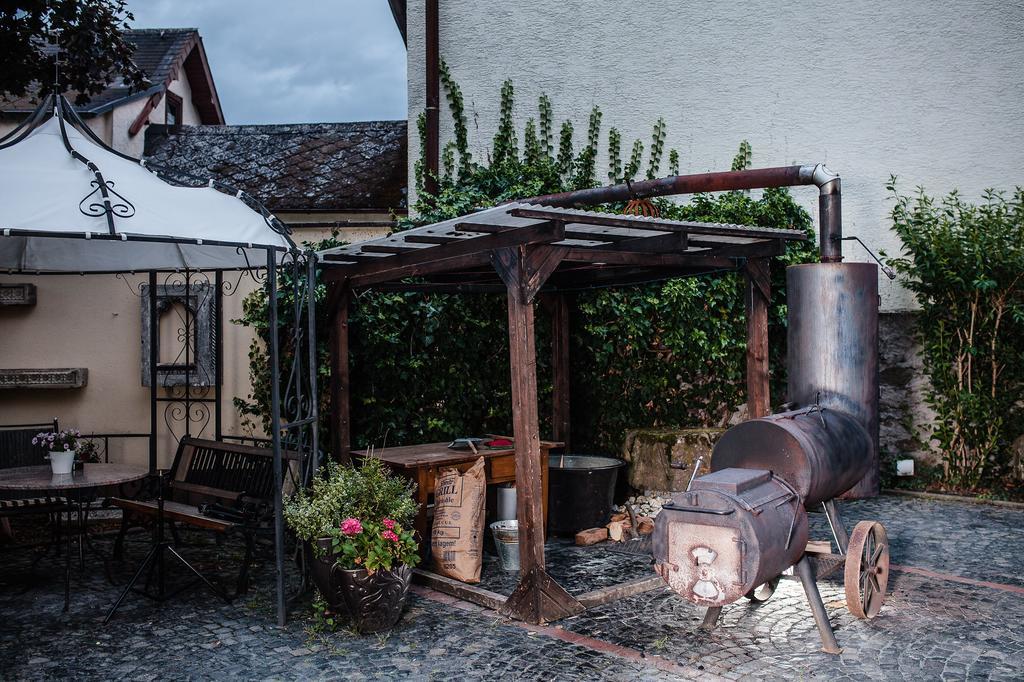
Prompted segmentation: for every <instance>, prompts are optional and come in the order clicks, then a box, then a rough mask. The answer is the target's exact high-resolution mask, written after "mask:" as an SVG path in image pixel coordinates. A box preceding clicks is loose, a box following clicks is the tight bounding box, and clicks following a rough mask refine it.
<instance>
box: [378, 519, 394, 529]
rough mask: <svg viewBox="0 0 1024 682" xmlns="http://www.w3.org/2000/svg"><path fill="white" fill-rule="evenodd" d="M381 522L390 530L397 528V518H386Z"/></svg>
mask: <svg viewBox="0 0 1024 682" xmlns="http://www.w3.org/2000/svg"><path fill="white" fill-rule="evenodd" d="M381 523H383V524H384V527H385V528H387V529H388V530H394V529H395V520H394V519H384V520H383V521H381Z"/></svg>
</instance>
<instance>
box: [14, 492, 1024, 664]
mask: <svg viewBox="0 0 1024 682" xmlns="http://www.w3.org/2000/svg"><path fill="white" fill-rule="evenodd" d="M843 511H844V515H845V520H846V525H847V526H848V527H852V526H853V524H854V522H855V521H857V520H861V519H875V520H879V521H882V522H883V523H884V524H885V525H886V527H887V529H888V530H889V535H890V540H891V543H892V552H893V562H894V564H896V565H898V566H900V567H902V569H901V570H894V571H893V573H892V576H891V578H890V590H891V592H892V594H891V596H890V597H889V599H888V601H887V602H886V606H885V607H884V608H883V609H882V612H881V614H880V615H879V616H878V617H877V618H876V619H874V620H872V621H860V620H857V619H854V618H853V617H852V616H850V615H849V613H848V612H847V611H846V608H845V605H844V602H843V595H842V587H841V585H840V584H839V583H838V582H832V581H823V582H822V583H821V584H820V587H821V591H822V596H823V598H824V599H825V602H826V605H827V608H828V611H829V615H830V617H831V619H832V622H833V624H834V626H835V628H836V635H837V637H838V639H839V642H840V645H841V646H842V647H843V649H844V651H843V653H842V655H840V656H830V655H827V654H823V653H820V642H819V639H818V635H817V631H816V629H815V627H814V624H813V621H812V620H811V618H810V615H809V613H808V611H807V607H806V602H805V600H804V597H803V592H802V590H801V589H800V587H799V584H797V583H794V582H790V581H784V582H783V583H782V584H781V585H780V587H779V590H778V592H777V593H776V595H775V597H773V599H772V600H771V601H769V602H768V603H766V604H764V605H761V606H759V607H756V608H755V607H752V606H750V605H747V604H735V605H733V606H731V607H726V609H725V610H724V612H723V615H722V619H721V625H720V627H719V628H718V629H717V630H715V631H713V632H711V633H705V632H703V631H700V630H698V628H697V626H698V625H699V623H700V620H701V618H702V615H703V614H702V612H701V610H700V609H697V608H696V607H694V606H692V605H691V604H689V603H687V602H685V601H684V600H682V599H681V598H679V597H678V596H676V595H675V594H673V593H671V592H670V591H668V590H667V589H658V590H653V591H651V592H647V593H644V594H641V595H637V596H634V597H630V598H628V599H623V600H620V601H617V602H613V603H611V604H607V605H604V606H601V607H598V608H595V609H591V610H590V611H588V612H586V613H585V614H583V615H580V616H577V617H575V618H572V619H568V620H565V621H562V622H560V623H558V624H555V625H552V626H546V627H534V626H527V625H525V624H521V623H510V622H508V621H505V620H503V619H501V618H499V617H498V616H497V614H495V613H494V612H491V611H487V610H484V609H481V608H479V607H476V606H473V605H469V604H466V603H463V602H455V600H452V599H451V598H450V597H447V596H445V595H440V594H438V593H436V592H432V591H430V590H426V589H422V588H416V591H415V593H413V594H411V595H410V599H409V604H408V607H407V609H406V612H405V614H404V616H403V618H402V621H401V622H400V623H399V625H398V626H397V627H396V628H395V629H394V630H392V631H391V632H390V633H388V634H386V635H381V636H375V635H368V636H362V637H360V636H357V635H353V634H351V633H349V632H344V631H342V632H336V633H332V634H326V635H318V634H311V633H310V632H309V627H310V625H311V621H310V620H309V619H308V618H306V619H301V618H299V619H297V620H296V622H293V623H291V624H289V625H288V626H287V627H285V628H283V629H281V628H277V627H275V626H273V624H272V621H273V618H272V613H271V599H270V597H269V588H270V583H271V577H272V573H271V571H270V570H269V569H270V566H269V564H262V565H259V566H257V570H256V573H255V584H256V589H255V591H254V594H253V596H252V597H250V598H248V599H245V600H239V601H236V602H235V603H234V604H233V605H224V604H220V603H217V602H216V601H215V600H213V599H212V598H210V596H209V595H208V594H203V593H198V594H194V595H192V596H189V597H185V598H183V599H180V600H174V601H171V602H168V603H167V604H165V605H164V606H163V607H154V606H153V605H152V604H151V603H149V602H147V601H145V600H144V599H142V598H141V597H138V596H134V595H133V596H130V597H129V598H128V600H127V601H126V603H125V604H124V606H123V607H122V609H121V611H119V612H118V614H117V615H116V616H115V618H114V620H113V621H112V622H111V623H110V624H109V625H107V626H103V625H102V624H101V620H102V615H103V613H104V611H105V610H106V609H107V608H108V607H109V605H110V604H111V603H112V602H113V600H114V599H115V597H116V595H117V589H116V588H114V587H111V586H110V585H109V583H108V582H107V581H106V579H105V578H104V576H103V575H102V574H103V571H102V568H101V566H100V565H99V563H98V562H96V561H95V560H93V565H91V566H90V568H88V569H87V570H86V572H85V574H78V573H76V577H75V580H74V585H73V594H72V603H71V610H70V612H69V613H68V614H63V613H62V612H61V602H62V596H63V595H62V594H61V590H60V581H59V578H58V577H55V576H54V575H53V569H54V568H56V567H57V566H58V563H57V562H54V561H53V560H52V559H46V560H44V561H43V562H42V563H41V564H40V569H39V570H38V571H34V572H29V571H28V570H27V569H28V565H29V561H28V557H27V555H26V554H25V553H24V552H21V553H14V552H0V566H2V568H0V679H3V680H8V679H52V678H61V679H139V680H156V679H217V680H220V679H252V678H258V679H324V678H343V679H394V678H410V679H450V678H460V679H470V680H473V679H485V678H487V679H491V678H498V677H501V678H505V679H559V680H562V679H587V680H590V679H611V680H635V679H650V680H660V679H680V678H683V679H686V678H700V679H705V678H707V679H715V678H728V679H765V678H768V679H778V678H791V677H796V678H816V679H820V678H830V679H835V680H842V679H906V678H913V679H918V680H926V679H967V678H970V679H1000V680H1020V679H1024V551H1021V549H1020V548H1021V547H1022V546H1024V512H1022V511H1016V510H1011V509H1002V508H996V507H988V506H984V505H968V504H959V503H949V502H937V501H930V500H921V499H912V498H900V497H881V498H878V499H875V500H869V501H861V502H855V503H850V504H847V505H844V506H843ZM822 523H823V521H822V519H821V518H816V519H815V521H814V527H815V528H816V529H817V530H816V532H815V533H814V535H815V536H816V537H824V535H823V534H822V531H823V528H822V525H821V524H822ZM186 539H187V541H188V543H187V544H186V546H185V547H184V548H183V552H184V553H186V555H188V556H190V557H195V558H196V559H197V560H198V563H199V564H200V565H201V567H202V568H203V570H209V571H211V572H215V573H219V574H220V575H222V576H223V577H224V578H228V577H229V576H230V570H231V566H230V557H231V556H236V555H237V551H238V548H237V547H235V546H233V545H232V544H230V543H229V544H228V545H227V546H226V547H225V548H223V549H226V550H228V552H227V553H226V555H225V554H223V553H222V552H223V549H222V550H220V552H221V553H219V552H218V550H217V549H216V547H215V546H213V545H212V543H209V542H208V541H205V540H204V539H203V538H201V537H198V536H194V535H192V536H189V537H188V538H186ZM97 545H98V546H99V548H100V550H101V551H103V550H105V549H107V548H109V540H103V539H100V540H98V541H97ZM145 549H146V538H145V537H143V536H141V535H140V536H136V537H135V538H134V539H133V540H132V541H131V542H130V543H129V547H128V554H129V557H130V559H129V563H131V562H132V561H136V560H138V559H139V558H141V557H142V556H143V554H144V553H145ZM218 556H220V557H222V558H220V559H216V558H215V557H218ZM225 556H227V557H228V558H227V559H225V558H223V557H225ZM548 560H549V563H550V568H551V572H552V574H554V575H555V576H556V577H557V578H558V579H559V580H561V581H563V582H564V584H566V585H567V586H569V588H570V590H571V591H573V592H576V593H579V592H581V591H586V590H591V589H595V588H597V587H601V586H604V585H606V584H609V580H611V581H612V582H614V580H621V579H628V578H630V577H633V576H636V575H648V573H647V570H648V569H647V568H646V562H645V560H644V559H643V558H642V557H635V556H624V555H621V554H614V553H611V552H608V551H607V550H606V549H601V548H595V549H578V548H573V547H567V546H565V545H556V544H552V545H551V546H550V547H549V552H548ZM485 570H486V575H485V584H487V585H488V587H489V588H490V589H495V590H496V591H501V592H504V591H507V588H508V587H510V586H511V585H512V584H513V582H514V576H511V575H504V574H500V573H497V572H496V570H497V569H496V566H494V564H493V562H489V564H488V566H487V568H486V569H485ZM609 576H614V580H612V579H611V578H609ZM307 612H308V609H307V608H305V606H304V605H299V606H297V607H296V610H295V614H296V616H297V617H298V616H301V614H304V613H307Z"/></svg>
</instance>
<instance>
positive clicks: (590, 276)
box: [548, 261, 738, 291]
mask: <svg viewBox="0 0 1024 682" xmlns="http://www.w3.org/2000/svg"><path fill="white" fill-rule="evenodd" d="M730 263H731V264H730V266H729V267H727V268H722V267H717V268H712V267H689V268H633V267H628V266H624V265H594V266H591V267H589V268H577V269H575V270H567V271H566V270H560V271H558V272H556V273H555V274H554V275H553V276H552V277H551V279H550V280H548V289H549V290H551V291H560V290H570V291H571V290H574V289H582V288H586V287H614V286H624V285H630V284H642V283H645V282H661V281H664V280H666V279H672V278H674V277H695V276H698V275H703V274H707V273H709V272H717V271H720V270H736V269H738V268H737V266H736V264H734V263H732V262H731V261H730Z"/></svg>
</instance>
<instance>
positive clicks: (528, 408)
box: [491, 246, 584, 623]
mask: <svg viewBox="0 0 1024 682" xmlns="http://www.w3.org/2000/svg"><path fill="white" fill-rule="evenodd" d="M564 252H565V250H564V249H560V248H550V247H549V248H544V249H541V248H538V247H530V246H519V247H516V248H505V249H499V250H497V251H495V252H493V254H492V256H491V262H492V264H493V265H494V269H495V270H497V272H498V275H499V276H500V277H501V279H502V281H503V282H504V283H505V286H506V287H507V289H508V294H507V297H508V345H509V359H510V365H511V371H512V435H513V438H514V440H515V447H516V493H517V494H516V518H517V520H518V521H519V571H520V575H521V576H522V578H520V580H519V584H518V585H517V586H516V589H515V591H514V592H513V593H512V595H511V596H510V597H509V598H508V601H506V602H505V605H504V606H503V607H502V608H501V613H503V614H505V615H509V616H513V617H515V618H519V619H520V620H525V621H527V622H530V623H545V622H548V621H552V620H558V619H559V618H565V617H567V616H571V615H574V614H576V613H580V612H581V611H583V610H584V609H583V605H582V604H580V603H579V602H578V601H576V600H575V599H574V598H573V597H572V595H570V594H569V593H568V592H566V591H565V589H564V588H563V587H562V586H561V585H559V584H558V583H556V582H555V581H554V580H552V579H551V578H550V577H549V576H548V575H547V572H546V571H545V569H544V511H543V504H542V500H541V495H542V492H543V491H542V486H541V462H540V457H541V452H540V425H539V419H538V416H537V347H536V337H535V329H534V311H533V305H534V299H535V297H536V295H537V292H538V291H540V288H541V286H542V285H543V284H544V282H545V281H546V280H547V278H548V276H549V275H550V274H551V273H552V272H554V270H555V268H556V267H558V265H559V263H560V262H561V260H562V256H563V255H564Z"/></svg>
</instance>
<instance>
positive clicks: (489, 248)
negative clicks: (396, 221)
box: [319, 203, 808, 290]
mask: <svg viewBox="0 0 1024 682" xmlns="http://www.w3.org/2000/svg"><path fill="white" fill-rule="evenodd" d="M807 239H808V236H807V234H806V233H804V232H803V231H802V230H793V229H779V228H771V227H759V226H750V225H733V224H724V223H706V222H695V221H681V220H666V219H662V218H653V217H647V216H634V215H617V214H610V213H598V212H595V211H583V210H578V209H570V208H561V207H552V206H542V205H535V204H527V203H511V204H504V205H501V206H496V207H494V208H489V209H486V210H483V211H480V212H478V213H474V214H471V215H468V216H462V217H459V218H454V219H451V220H446V221H443V222H439V223H435V224H432V225H427V226H424V227H419V228H415V229H411V230H407V231H404V232H398V233H394V234H391V235H389V236H387V237H383V238H380V239H374V240H370V241H366V242H361V243H358V244H352V245H347V246H340V247H335V248H332V249H327V250H325V251H321V252H320V254H319V256H320V260H321V263H322V264H323V265H324V266H327V267H328V272H327V276H328V279H329V280H330V281H342V280H348V282H349V284H350V285H351V286H353V287H355V288H366V287H371V286H376V285H382V284H385V283H389V282H391V283H394V282H396V281H398V280H401V279H404V278H407V277H411V276H418V277H423V278H424V279H426V282H427V283H426V284H423V283H421V284H418V285H415V286H416V287H417V288H426V289H429V288H434V289H437V290H443V289H445V288H452V287H453V286H458V287H461V288H465V285H474V284H475V285H481V286H485V287H489V286H495V285H500V283H501V282H500V279H499V278H498V276H497V273H496V272H495V270H494V269H493V268H492V267H491V257H492V253H493V252H497V251H499V250H502V249H507V248H518V247H530V248H540V249H551V250H553V252H552V258H554V259H556V260H557V261H558V265H557V267H556V268H555V269H554V271H553V272H552V273H551V277H550V279H549V280H548V281H547V283H546V288H547V289H567V288H576V287H580V286H614V285H616V284H626V283H634V282H641V281H645V280H655V279H664V278H667V277H679V276H689V275H699V274H703V273H707V272H715V271H721V270H734V269H737V268H739V267H741V266H742V265H743V263H744V262H745V261H746V259H747V258H761V257H771V256H775V255H779V254H780V253H782V252H783V251H784V250H785V243H786V242H789V241H805V240H807ZM431 285H433V286H432V287H431ZM392 286H395V285H394V284H392Z"/></svg>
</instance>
